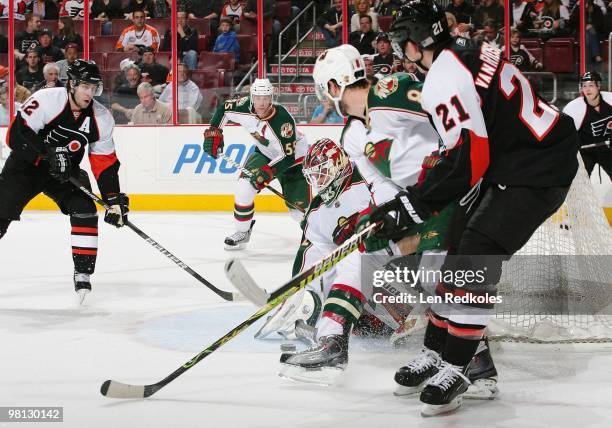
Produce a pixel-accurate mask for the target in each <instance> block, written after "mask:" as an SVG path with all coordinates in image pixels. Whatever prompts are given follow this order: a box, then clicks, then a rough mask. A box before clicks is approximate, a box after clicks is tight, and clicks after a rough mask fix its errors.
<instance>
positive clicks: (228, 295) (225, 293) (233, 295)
mask: <svg viewBox="0 0 612 428" xmlns="http://www.w3.org/2000/svg"><path fill="white" fill-rule="evenodd" d="M70 182H71V183H72V184H74V185H75V186H76V187H78V188H79V189H80V190H81V192H83V193H85V194H86V195H87V196H89V197H90V198H91V199H92V200H93V201H94V202H96V203H97V204H99V205H100V206H101V207H102V208H104V209H105V210H108V209H109V208H110V207H109V206H108V204H107V203H106V202H104V200H102V199H101V198H100V197H98V195H96V194H95V193H93V192H91V191H90V190H89V189H88V188H87V187H85V186H83V183H81V182H80V181H79V180H78V179H76V178H75V177H70ZM125 225H126V226H127V227H129V228H130V229H132V230H133V231H134V232H136V233H137V234H138V236H140V237H141V238H142V239H144V240H145V241H147V242H148V243H149V244H151V245H152V246H153V247H155V248H156V249H157V250H158V251H159V252H160V253H162V254H163V255H164V256H166V257H168V258H169V259H170V260H172V261H173V262H174V263H176V264H177V265H178V266H179V267H180V268H181V269H183V270H184V271H185V272H187V273H188V274H189V275H191V276H193V277H194V278H195V279H197V280H198V281H200V283H202V284H204V285H205V286H206V287H208V288H210V289H211V290H212V291H214V292H215V293H216V294H217V295H218V296H220V297H221V298H223V299H225V300H228V301H230V302H231V301H234V300H242V296H240V294H238V293H231V292H229V291H223V290H220V289H218V288H217V287H215V286H214V285H212V284H211V283H210V282H208V281H207V280H206V279H204V278H203V277H202V276H201V275H200V274H199V273H197V272H196V271H194V270H193V269H191V268H190V267H189V266H187V265H186V264H185V263H184V262H183V261H182V260H181V259H179V258H178V257H176V256H175V255H174V254H172V253H171V252H170V251H168V250H166V249H165V248H164V247H163V246H162V245H161V244H160V243H158V242H157V241H155V240H154V239H153V238H151V237H150V236H149V235H147V234H146V233H144V232H143V231H142V230H140V229H139V228H138V227H136V226H135V225H134V224H133V223H132V222H130V221H129V220H128V221H126V222H125Z"/></svg>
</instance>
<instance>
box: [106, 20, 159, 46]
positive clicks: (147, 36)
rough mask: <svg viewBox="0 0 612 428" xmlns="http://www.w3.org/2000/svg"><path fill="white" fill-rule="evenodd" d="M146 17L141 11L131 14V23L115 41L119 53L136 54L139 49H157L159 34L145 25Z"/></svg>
mask: <svg viewBox="0 0 612 428" xmlns="http://www.w3.org/2000/svg"><path fill="white" fill-rule="evenodd" d="M145 21H146V17H145V13H144V12H143V11H142V10H136V11H134V12H133V13H132V23H133V25H130V26H129V27H127V28H125V29H124V30H123V31H122V32H121V35H120V36H119V40H117V45H116V48H117V51H119V52H136V51H138V48H139V47H141V48H142V47H146V46H150V47H152V48H153V49H154V50H155V51H157V49H158V48H159V34H158V33H157V30H156V29H155V28H154V27H152V26H150V25H147V24H145Z"/></svg>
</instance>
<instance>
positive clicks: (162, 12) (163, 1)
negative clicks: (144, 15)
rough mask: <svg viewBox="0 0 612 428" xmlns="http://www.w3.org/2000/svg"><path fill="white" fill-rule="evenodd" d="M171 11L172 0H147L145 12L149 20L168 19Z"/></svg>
mask: <svg viewBox="0 0 612 428" xmlns="http://www.w3.org/2000/svg"><path fill="white" fill-rule="evenodd" d="M171 9H172V0H149V3H148V4H147V9H146V11H147V12H148V13H149V18H169V17H170V15H171Z"/></svg>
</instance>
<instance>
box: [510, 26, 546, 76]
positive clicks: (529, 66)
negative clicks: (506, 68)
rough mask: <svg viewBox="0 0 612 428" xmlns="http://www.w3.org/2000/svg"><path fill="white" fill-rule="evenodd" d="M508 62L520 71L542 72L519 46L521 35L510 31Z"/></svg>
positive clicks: (534, 60)
mask: <svg viewBox="0 0 612 428" xmlns="http://www.w3.org/2000/svg"><path fill="white" fill-rule="evenodd" d="M510 62H511V63H512V64H514V65H515V66H516V67H517V68H518V69H519V70H521V71H533V70H542V69H543V68H544V67H543V66H542V64H540V63H539V62H538V60H537V59H535V57H534V56H533V55H531V53H530V52H529V51H528V50H527V49H525V46H523V45H521V33H520V31H519V30H517V29H515V28H513V29H512V30H510Z"/></svg>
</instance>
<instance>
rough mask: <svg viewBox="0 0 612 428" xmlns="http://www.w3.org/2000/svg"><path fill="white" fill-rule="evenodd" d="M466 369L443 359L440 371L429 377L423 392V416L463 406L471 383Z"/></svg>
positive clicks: (438, 413)
mask: <svg viewBox="0 0 612 428" xmlns="http://www.w3.org/2000/svg"><path fill="white" fill-rule="evenodd" d="M465 371H466V369H465V368H464V367H460V366H454V365H452V364H449V363H447V362H446V361H442V364H441V366H440V368H439V371H438V373H437V374H436V375H435V376H433V377H432V378H431V379H429V381H428V382H427V384H426V385H425V388H423V391H422V392H421V397H420V399H421V402H422V403H423V407H422V408H421V415H422V416H436V415H440V414H442V413H449V412H452V411H454V410H456V409H457V408H459V406H461V401H462V398H463V397H462V396H463V394H464V393H465V391H467V389H468V386H469V385H470V381H469V379H468V378H467V377H466V376H465Z"/></svg>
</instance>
